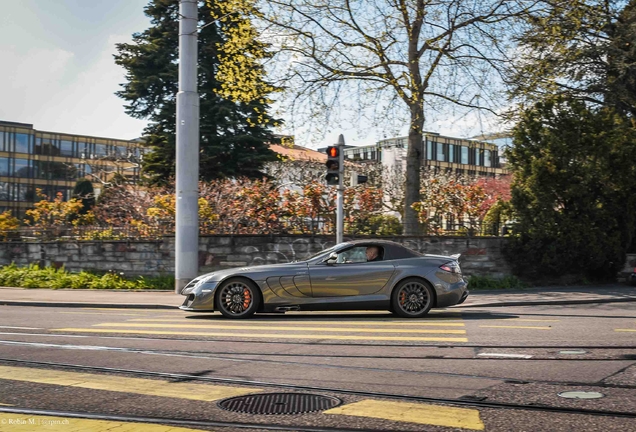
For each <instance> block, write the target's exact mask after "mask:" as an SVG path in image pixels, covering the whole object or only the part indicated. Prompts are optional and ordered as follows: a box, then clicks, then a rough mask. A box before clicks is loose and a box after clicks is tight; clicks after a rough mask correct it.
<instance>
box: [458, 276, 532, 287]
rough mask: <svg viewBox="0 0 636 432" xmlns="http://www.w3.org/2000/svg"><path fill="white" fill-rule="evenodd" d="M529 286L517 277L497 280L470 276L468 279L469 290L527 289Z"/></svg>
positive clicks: (488, 277)
mask: <svg viewBox="0 0 636 432" xmlns="http://www.w3.org/2000/svg"><path fill="white" fill-rule="evenodd" d="M527 286H528V285H527V284H526V283H524V282H522V281H521V280H519V279H518V278H517V277H515V276H505V277H503V278H501V279H496V278H493V277H490V276H476V275H473V276H470V277H469V278H468V289H469V290H482V289H483V290H497V289H515V288H526V287H527Z"/></svg>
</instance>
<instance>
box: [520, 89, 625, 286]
mask: <svg viewBox="0 0 636 432" xmlns="http://www.w3.org/2000/svg"><path fill="white" fill-rule="evenodd" d="M508 158H509V162H510V165H511V167H512V169H513V172H514V179H513V183H512V200H511V202H512V204H513V206H514V209H515V217H516V225H515V236H514V238H513V243H512V250H511V253H509V254H508V256H509V257H510V258H511V259H512V260H513V265H514V266H515V267H516V270H517V271H518V272H519V273H520V274H524V275H528V276H534V277H540V276H559V275H564V274H577V275H585V276H587V277H588V278H592V279H608V278H611V277H613V276H615V274H616V272H617V271H618V270H619V269H620V268H621V267H622V265H623V263H624V259H625V251H626V248H627V246H628V245H629V244H630V242H631V238H632V235H633V233H634V228H635V221H636V166H635V165H634V163H633V161H634V160H636V131H635V129H634V128H633V127H632V125H631V123H630V121H629V120H626V119H625V117H624V116H622V115H620V114H617V113H616V112H615V111H613V110H612V109H609V108H596V109H590V108H589V107H587V106H586V105H585V104H584V103H582V102H580V101H577V100H573V99H567V98H562V97H559V98H555V99H551V100H546V101H543V102H539V103H537V104H536V105H535V106H534V107H533V108H532V109H529V110H527V111H526V112H524V113H523V116H522V118H521V121H520V122H519V124H518V125H517V126H516V128H515V130H514V141H513V146H512V148H511V149H510V151H509V153H508Z"/></svg>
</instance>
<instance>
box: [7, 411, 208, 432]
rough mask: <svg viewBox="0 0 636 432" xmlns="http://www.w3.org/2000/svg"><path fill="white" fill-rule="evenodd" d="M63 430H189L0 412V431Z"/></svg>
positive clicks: (181, 431) (107, 431) (176, 431)
mask: <svg viewBox="0 0 636 432" xmlns="http://www.w3.org/2000/svg"><path fill="white" fill-rule="evenodd" d="M41 429H42V430H64V431H69V432H71V431H91V432H109V431H112V432H115V431H117V432H190V431H197V430H200V429H187V428H181V427H175V426H164V425H157V424H149V423H131V422H118V421H107V420H88V419H79V418H68V417H52V416H40V415H25V414H12V413H0V431H11V432H32V431H34V430H41Z"/></svg>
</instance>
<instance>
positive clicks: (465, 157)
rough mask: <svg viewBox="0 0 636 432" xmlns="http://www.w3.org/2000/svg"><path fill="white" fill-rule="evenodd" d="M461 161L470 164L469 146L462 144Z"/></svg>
mask: <svg viewBox="0 0 636 432" xmlns="http://www.w3.org/2000/svg"><path fill="white" fill-rule="evenodd" d="M461 163H463V164H465V165H468V147H466V146H462V160H461Z"/></svg>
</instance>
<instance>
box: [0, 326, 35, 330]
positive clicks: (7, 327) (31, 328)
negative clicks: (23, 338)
mask: <svg viewBox="0 0 636 432" xmlns="http://www.w3.org/2000/svg"><path fill="white" fill-rule="evenodd" d="M0 328H3V329H20V330H44V329H43V328H41V327H11V326H0Z"/></svg>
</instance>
